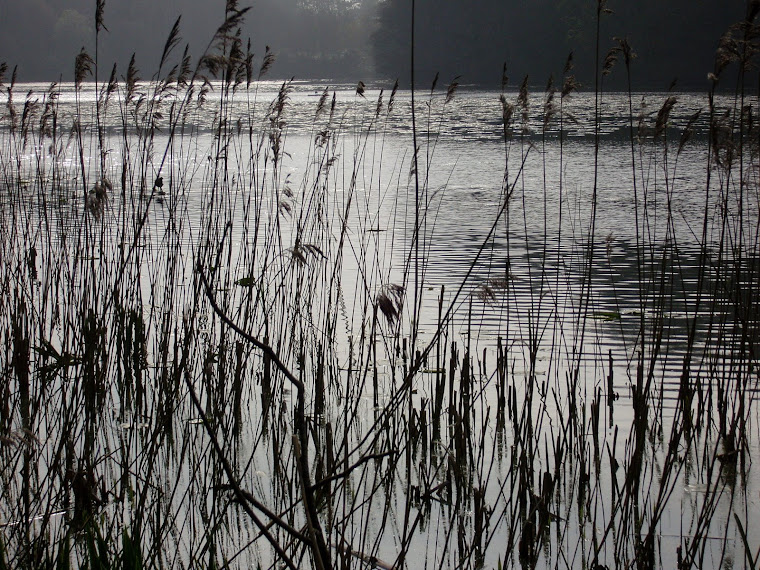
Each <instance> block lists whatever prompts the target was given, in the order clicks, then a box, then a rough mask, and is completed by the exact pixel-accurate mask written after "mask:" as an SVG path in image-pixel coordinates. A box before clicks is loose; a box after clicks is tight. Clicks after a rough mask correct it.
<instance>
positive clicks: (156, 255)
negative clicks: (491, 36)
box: [0, 0, 760, 569]
mask: <svg viewBox="0 0 760 570" xmlns="http://www.w3.org/2000/svg"><path fill="white" fill-rule="evenodd" d="M246 15H247V8H240V7H239V6H238V3H237V2H235V1H234V0H228V1H227V2H226V4H225V7H224V11H223V13H222V14H221V16H222V24H221V25H220V26H219V27H218V28H217V29H216V31H215V33H213V34H212V37H211V40H210V42H209V44H208V46H206V48H205V50H204V52H203V53H202V54H201V55H200V56H199V57H198V58H197V59H196V60H195V61H196V62H197V63H196V64H195V65H193V63H192V62H193V59H192V58H191V56H190V51H189V48H188V47H184V49H183V50H182V51H181V52H180V50H179V47H180V46H181V45H182V37H181V20H179V19H178V20H177V21H176V23H175V24H174V26H173V27H172V29H171V30H170V31H169V34H168V37H167V41H166V43H165V46H164V49H163V52H162V56H161V60H160V64H159V66H158V69H157V70H156V72H155V73H154V74H153V75H152V76H151V79H150V80H148V81H143V80H141V79H140V72H139V71H138V67H137V63H136V62H135V60H134V57H133V58H132V61H131V62H130V64H129V66H128V69H127V72H126V75H125V76H124V78H122V79H119V77H120V76H119V73H118V71H117V70H116V69H115V68H114V70H113V71H112V72H111V74H110V76H109V79H108V80H107V81H105V82H101V80H100V77H99V71H98V70H99V69H102V65H101V62H99V61H98V53H97V46H98V42H99V41H100V40H102V38H100V34H102V33H105V32H107V31H108V29H107V27H106V25H105V24H106V23H107V6H106V3H105V2H104V1H102V0H99V1H98V2H97V6H96V29H95V33H96V38H95V39H96V41H95V46H96V52H95V56H94V58H91V57H90V56H89V55H88V54H87V53H86V52H84V51H82V52H80V54H78V55H77V56H76V58H75V66H74V76H73V79H74V82H73V83H72V84H70V85H69V84H52V85H50V87H49V88H48V89H46V90H43V91H41V92H40V93H36V92H35V93H29V94H26V93H20V92H19V87H18V86H17V84H16V73H15V70H14V72H13V73H12V76H11V79H10V83H9V84H8V85H4V84H3V81H4V80H5V76H6V74H7V70H8V66H6V65H5V64H2V65H0V86H2V87H4V88H5V96H4V100H3V104H4V109H5V110H4V113H3V115H2V122H1V123H0V216H2V224H3V225H2V227H3V231H2V235H0V259H1V260H2V261H1V262H0V289H1V290H2V295H1V296H0V323H1V324H0V343H2V347H3V349H2V350H0V355H1V356H0V370H2V371H3V372H2V375H3V381H2V382H0V479H2V485H0V529H1V530H2V532H1V533H0V567H12V568H32V567H35V568H36V567H42V566H44V567H52V566H55V567H59V568H71V567H75V568H80V567H89V568H92V567H111V566H116V565H121V566H123V567H129V568H140V567H169V568H180V567H200V566H204V567H209V568H212V567H213V568H233V567H241V568H244V567H245V568H247V567H253V566H256V567H261V568H269V567H280V566H287V567H289V568H301V567H314V568H321V569H326V568H332V567H338V566H340V567H343V568H352V567H357V568H358V567H366V566H376V567H381V568H402V567H418V566H424V567H426V568H427V567H430V568H434V567H436V568H443V567H456V568H459V567H461V568H481V567H498V568H503V567H507V566H509V567H512V566H517V565H520V566H524V567H529V568H537V567H557V566H571V567H576V566H577V567H590V568H604V567H614V566H622V565H625V566H628V567H637V568H652V567H658V566H665V565H677V566H678V567H679V568H686V567H690V566H697V567H703V566H706V565H710V564H715V565H717V564H720V565H724V564H728V563H729V561H731V560H733V561H737V560H745V561H746V563H747V564H748V565H749V566H754V565H755V564H756V563H757V559H758V554H757V548H758V540H760V538H758V536H757V533H756V532H755V531H754V530H753V529H752V527H751V524H750V521H751V520H752V516H753V508H754V507H753V503H752V499H751V496H750V495H749V493H748V490H749V489H751V488H752V481H753V477H754V475H753V474H752V462H751V454H752V451H753V450H754V449H755V448H756V446H757V441H756V437H757V434H756V433H755V430H756V422H757V410H756V407H755V405H754V404H755V402H754V394H755V392H756V390H757V382H758V375H757V353H756V347H757V342H758V334H759V331H760V325H759V324H758V319H759V318H760V315H758V310H757V306H758V304H757V286H756V283H757V282H758V259H760V251H759V248H760V221H759V220H760V212H759V211H758V209H757V204H758V200H759V198H760V196H758V191H757V188H758V181H757V162H758V145H757V130H758V121H757V113H756V112H755V111H754V110H753V109H754V105H756V103H757V97H759V96H760V95H758V94H757V93H754V92H752V87H751V86H750V85H749V84H748V77H749V73H750V69H751V65H752V63H753V56H754V55H755V54H756V48H757V45H756V43H757V40H756V38H757V37H758V36H757V34H756V31H757V24H756V21H755V20H756V17H757V9H756V6H755V4H753V5H752V7H751V9H750V10H748V13H747V15H746V18H745V20H744V21H743V22H742V23H741V24H739V25H738V26H737V27H735V28H733V29H732V30H730V31H729V33H728V34H727V35H726V36H725V37H724V38H723V39H722V40H721V43H720V47H719V50H718V55H717V58H716V68H715V70H714V71H713V74H712V75H711V90H710V93H709V94H708V100H707V101H708V104H707V108H706V109H704V110H703V111H701V113H694V114H693V115H690V116H689V117H687V119H686V120H680V119H676V118H675V117H681V116H682V115H680V114H679V104H680V101H679V95H678V94H677V93H675V92H673V93H668V94H663V95H662V96H661V97H659V96H658V97H659V99H660V102H659V104H658V105H657V107H656V110H655V111H650V107H646V106H644V105H643V104H641V105H639V104H638V103H637V102H636V99H635V98H636V96H635V94H634V91H633V89H634V83H633V79H632V78H633V77H634V74H635V69H636V68H635V57H634V53H633V50H632V47H631V46H630V44H629V43H628V41H627V40H624V39H621V40H616V42H615V44H614V45H613V47H612V48H611V50H610V51H609V52H608V55H607V56H606V57H604V58H603V57H602V55H601V54H602V53H603V52H602V45H601V44H602V40H601V37H600V40H599V50H598V55H597V67H598V69H599V71H598V79H597V85H596V88H595V90H594V92H593V93H591V94H584V93H581V92H579V89H578V88H579V86H578V84H577V82H576V81H575V79H574V77H573V75H572V60H573V58H572V55H571V56H570V57H568V59H567V61H566V64H565V67H564V71H563V76H562V78H561V88H560V87H559V85H560V81H557V82H556V86H555V82H554V81H553V80H550V81H549V82H548V84H547V87H546V89H545V90H544V92H543V93H542V94H540V95H538V94H532V93H531V92H530V84H529V81H528V79H527V78H526V79H525V80H523V81H522V82H521V83H520V84H519V85H516V86H514V87H513V86H511V85H510V84H509V80H508V78H507V73H506V71H507V70H506V66H505V68H504V72H503V78H502V82H501V90H500V92H499V93H496V94H495V96H494V99H495V100H494V109H495V111H494V113H495V117H494V120H495V121H500V124H499V126H498V130H499V132H500V133H501V135H502V139H503V176H500V178H501V186H500V187H499V188H495V189H493V190H494V192H493V195H494V196H497V198H495V199H494V201H493V203H491V204H490V205H489V206H488V207H487V208H484V209H483V212H484V216H487V218H488V221H487V222H486V223H484V224H483V225H482V226H481V227H480V229H478V230H477V231H479V232H480V233H479V234H478V235H477V236H475V237H476V238H477V239H473V242H474V243H473V244H472V245H471V247H470V249H469V253H470V257H469V258H467V259H463V260H459V265H456V266H454V269H452V275H453V276H452V277H450V278H449V279H448V280H447V281H446V282H445V283H441V282H439V281H438V279H437V277H436V274H435V272H434V270H433V269H434V267H435V264H436V263H437V262H438V260H439V259H440V258H441V256H442V252H441V243H443V244H444V246H445V240H444V237H445V236H442V234H441V230H440V228H439V226H438V224H439V220H440V218H441V217H442V214H443V213H444V210H445V209H446V208H451V207H456V202H457V200H460V199H461V196H458V195H456V190H457V188H456V175H457V172H456V168H455V167H450V166H446V167H441V168H439V167H438V166H437V164H436V160H437V159H438V157H439V156H440V154H439V153H440V152H441V148H442V147H443V146H444V145H445V144H446V142H447V136H448V133H447V132H446V128H447V127H446V125H447V124H448V122H447V121H446V120H445V119H447V118H448V117H449V114H452V113H463V112H466V110H467V108H466V105H465V104H464V103H463V100H464V99H465V98H466V95H465V96H462V95H461V93H460V91H458V89H459V82H460V79H459V78H454V79H453V80H451V81H450V82H449V83H448V85H447V86H445V87H439V79H440V78H439V77H436V78H435V79H434V80H433V82H432V86H431V88H430V89H429V90H428V91H426V92H424V93H423V92H422V91H419V90H418V91H417V92H414V91H413V92H412V93H413V94H414V96H413V97H407V96H406V94H405V93H403V92H402V91H399V89H398V83H396V84H395V85H394V86H393V87H392V89H391V91H390V95H389V96H387V98H386V95H385V92H384V91H382V90H380V91H375V90H373V89H372V87H371V86H368V84H365V83H364V82H358V83H357V86H356V88H355V89H352V91H351V94H350V96H345V95H344V96H343V97H338V96H337V95H336V93H332V95H331V93H330V89H328V88H325V89H324V90H321V91H320V93H317V95H318V97H317V98H315V99H314V105H313V108H310V109H309V112H308V113H300V114H299V113H296V112H295V111H294V107H295V106H296V105H304V103H303V101H302V99H301V100H298V102H296V100H297V98H298V96H299V92H298V85H297V84H296V83H295V82H293V81H284V82H282V83H281V84H278V86H277V87H276V88H273V87H272V85H273V84H272V83H270V82H266V81H265V79H264V78H265V76H266V74H267V73H268V72H269V71H270V69H271V67H272V65H273V64H274V54H273V52H272V51H271V50H270V49H269V48H267V49H266V51H265V53H264V55H263V56H262V57H261V58H260V59H258V60H257V59H256V58H255V56H254V54H253V53H251V46H250V42H248V43H247V44H246V43H245V42H244V40H243V39H242V37H241V31H240V26H241V23H242V21H243V18H244V17H245V16H246ZM598 17H599V18H600V19H601V18H602V17H607V16H606V6H605V3H604V2H601V1H600V2H599V3H598ZM619 59H622V65H624V67H625V73H626V76H627V84H628V92H627V94H626V95H625V97H624V99H623V100H624V101H626V106H627V121H626V123H627V124H626V129H625V134H624V138H625V142H624V143H621V148H623V149H624V152H623V156H624V160H625V161H628V156H629V155H630V165H629V166H626V167H625V168H626V169H628V168H629V169H630V170H629V171H628V172H627V176H628V179H629V180H630V188H629V189H628V192H629V194H630V196H629V197H628V198H627V199H630V200H632V201H633V204H634V206H633V219H631V220H627V222H628V223H630V224H631V225H633V228H634V229H633V232H632V234H631V235H632V236H633V238H632V239H631V240H628V241H623V240H620V239H618V238H617V237H616V236H615V235H614V233H606V234H605V232H602V230H600V229H599V228H600V227H601V224H600V222H601V220H600V219H599V218H598V216H599V212H600V211H602V205H603V203H604V201H605V200H609V199H610V198H609V195H608V194H605V192H606V191H607V190H608V189H606V188H604V185H603V183H602V181H601V180H602V179H601V177H600V173H601V172H603V171H604V170H605V169H607V168H615V166H613V165H610V164H607V163H606V162H605V160H608V159H606V158H605V157H607V156H608V155H607V154H606V153H605V152H604V148H603V147H604V144H605V140H604V129H605V127H606V124H605V113H607V112H608V110H607V107H606V105H607V101H609V99H610V98H611V95H610V94H609V93H607V92H606V91H605V86H604V78H605V77H606V76H607V75H608V74H610V73H618V72H621V71H620V69H619V68H620V67H622V65H620V66H618V67H617V68H616V67H615V65H616V63H619V62H618V60H619ZM255 64H258V72H256V67H255ZM412 68H414V66H413V65H412ZM731 70H737V71H738V74H737V75H736V77H738V81H737V83H736V86H735V88H733V91H732V92H733V95H732V96H731V97H727V96H725V95H724V94H722V93H721V91H720V89H719V86H722V85H723V84H724V83H725V82H727V81H728V79H727V73H728V72H729V71H731ZM88 80H91V81H88ZM264 93H266V97H265V96H264ZM68 96H71V97H72V98H73V102H72V103H69V102H67V101H66V98H67V97H68ZM496 97H498V101H497V100H496ZM583 97H586V99H587V100H588V101H591V100H593V104H592V105H591V107H590V108H591V109H593V112H592V113H591V115H592V116H591V118H590V119H589V123H588V124H587V125H586V127H587V128H588V129H589V130H590V132H591V133H592V134H593V138H592V140H593V145H592V148H593V150H592V153H591V164H593V173H594V176H593V179H592V181H591V182H590V187H589V189H588V191H582V190H579V189H578V188H575V187H574V183H573V182H572V180H573V168H574V167H575V166H576V165H575V160H576V159H577V157H576V156H575V155H573V153H572V152H570V151H569V150H568V149H569V148H572V146H571V143H570V141H569V139H570V136H571V130H572V129H573V128H575V125H576V124H577V123H578V121H582V119H579V118H578V117H576V116H575V114H574V113H575V112H576V110H577V109H578V108H579V107H578V105H577V103H576V101H577V100H578V99H581V98H583ZM22 101H23V107H22ZM650 104H651V103H650ZM463 109H464V111H463ZM305 116H306V117H308V119H303V117H305ZM293 121H306V123H305V124H301V125H295V126H294V125H293V124H292V122H293ZM677 121H680V122H677ZM399 125H403V126H409V127H410V128H411V130H412V131H413V135H412V136H411V138H412V139H413V142H411V148H410V149H408V152H406V154H404V153H399V154H398V155H396V154H395V150H394V149H395V148H397V147H395V146H393V145H395V144H396V143H395V139H394V137H399V136H400V135H399V134H398V127H399ZM702 125H705V126H702ZM299 129H300V131H299ZM700 129H703V130H702V131H701V132H700ZM299 133H306V135H305V136H303V137H301V140H300V142H299V140H298V136H299ZM700 137H701V138H700ZM303 141H306V142H305V143H303ZM301 143H302V144H301ZM299 144H300V146H299ZM700 145H701V146H700ZM704 147H707V148H706V152H705V153H704V162H705V166H706V168H705V180H704V181H703V184H704V187H703V195H704V199H703V202H702V203H700V204H698V205H696V206H695V207H698V208H699V211H700V215H699V219H700V223H701V226H700V227H695V226H690V227H689V228H688V230H689V231H688V232H687V233H684V232H683V231H682V230H681V226H682V222H681V219H680V217H679V216H680V212H679V207H678V200H679V192H680V191H681V184H683V178H682V176H681V175H680V174H681V171H680V170H679V168H683V166H682V161H683V160H685V158H684V157H685V156H686V155H687V154H688V153H692V152H693V153H699V152H701V151H700V149H704ZM557 149H558V150H557ZM294 157H295V158H294ZM294 163H295V164H296V166H295V167H294ZM449 168H450V169H451V170H450V172H447V174H446V176H444V177H441V176H440V170H443V169H449ZM535 173H538V174H537V175H536V174H535ZM621 177H622V175H621ZM441 179H443V180H444V182H443V183H440V182H439V181H440V180H441ZM536 196H538V199H536ZM465 223H466V220H463V221H462V224H463V227H462V230H461V231H462V232H463V233H464V232H467V231H468V229H467V227H466V226H465ZM457 237H461V236H457ZM443 253H446V252H443ZM494 322H496V325H495V328H496V334H491V332H489V331H490V330H492V329H493V328H494V325H493V323H494ZM489 327H490V328H489ZM610 338H615V339H617V342H616V343H610V342H608V339H610ZM724 515H725V516H724ZM676 519H677V520H679V521H683V522H682V523H680V524H681V526H680V527H679V528H677V529H676V530H674V524H673V522H672V521H673V520H676ZM676 526H677V525H676ZM716 539H718V540H716Z"/></svg>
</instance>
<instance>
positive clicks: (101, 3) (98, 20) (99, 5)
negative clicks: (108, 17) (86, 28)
mask: <svg viewBox="0 0 760 570" xmlns="http://www.w3.org/2000/svg"><path fill="white" fill-rule="evenodd" d="M105 7H106V0H97V2H96V5H95V32H96V33H99V32H100V30H101V28H102V29H104V30H105V31H106V32H107V31H108V28H106V26H105V24H103V11H104V10H105Z"/></svg>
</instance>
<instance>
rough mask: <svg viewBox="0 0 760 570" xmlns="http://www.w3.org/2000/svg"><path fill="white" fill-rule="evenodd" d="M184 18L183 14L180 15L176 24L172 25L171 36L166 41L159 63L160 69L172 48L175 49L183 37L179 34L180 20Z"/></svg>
mask: <svg viewBox="0 0 760 570" xmlns="http://www.w3.org/2000/svg"><path fill="white" fill-rule="evenodd" d="M181 19H182V16H179V17H178V18H177V20H176V21H175V22H174V25H173V26H172V29H171V31H170V32H169V36H168V37H167V38H166V43H165V44H164V51H163V52H162V54H161V62H160V63H159V64H158V67H159V69H161V68H162V67H163V66H164V64H165V63H166V58H168V57H169V54H171V52H172V50H174V48H175V47H177V44H179V42H180V40H181V38H180V35H179V22H180V20H181Z"/></svg>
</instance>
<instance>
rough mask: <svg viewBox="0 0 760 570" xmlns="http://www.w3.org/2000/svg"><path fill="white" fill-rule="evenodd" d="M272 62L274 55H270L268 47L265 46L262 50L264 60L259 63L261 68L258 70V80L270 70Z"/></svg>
mask: <svg viewBox="0 0 760 570" xmlns="http://www.w3.org/2000/svg"><path fill="white" fill-rule="evenodd" d="M274 60H275V55H274V53H272V51H271V50H270V49H269V46H266V48H265V50H264V59H263V60H262V61H261V67H260V68H259V77H258V78H259V79H261V78H262V77H264V76H265V75H266V74H267V72H268V71H269V70H270V69H271V68H272V65H274Z"/></svg>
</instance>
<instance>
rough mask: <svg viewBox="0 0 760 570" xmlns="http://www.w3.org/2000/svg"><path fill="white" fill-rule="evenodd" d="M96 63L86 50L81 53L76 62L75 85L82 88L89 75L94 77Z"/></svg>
mask: <svg viewBox="0 0 760 570" xmlns="http://www.w3.org/2000/svg"><path fill="white" fill-rule="evenodd" d="M94 63H95V62H94V61H93V60H92V58H91V57H90V55H89V54H88V53H87V52H86V51H85V49H84V48H82V50H81V51H80V52H79V54H78V55H77V57H76V60H75V62H74V84H75V85H76V88H77V89H79V87H81V85H82V82H83V81H84V80H85V78H86V77H87V76H88V75H92V66H93V64H94Z"/></svg>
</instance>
